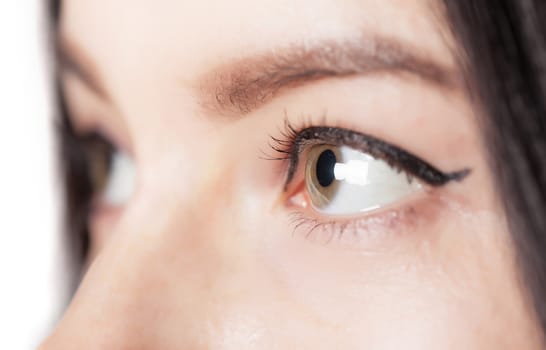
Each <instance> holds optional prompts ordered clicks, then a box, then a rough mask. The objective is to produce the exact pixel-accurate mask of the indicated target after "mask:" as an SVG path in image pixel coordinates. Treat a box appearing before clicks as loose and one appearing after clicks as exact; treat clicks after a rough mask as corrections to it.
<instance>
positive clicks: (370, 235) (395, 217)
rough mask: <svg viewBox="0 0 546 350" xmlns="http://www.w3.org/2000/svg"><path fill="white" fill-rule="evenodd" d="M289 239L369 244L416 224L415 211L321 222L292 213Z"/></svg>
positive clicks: (386, 212) (387, 211) (409, 209)
mask: <svg viewBox="0 0 546 350" xmlns="http://www.w3.org/2000/svg"><path fill="white" fill-rule="evenodd" d="M289 215H290V224H291V225H292V226H293V231H292V235H293V236H296V235H301V236H303V237H304V238H305V239H308V240H310V241H313V242H316V243H321V244H330V243H347V244H350V245H354V243H355V241H356V242H358V241H360V240H365V241H366V242H369V241H370V240H373V239H374V238H382V237H384V235H385V232H387V231H388V232H400V228H401V226H402V225H403V226H404V229H408V228H411V227H413V226H414V225H415V224H416V222H417V221H416V215H417V213H416V210H415V208H414V207H413V206H412V205H408V206H406V207H404V208H401V209H388V210H382V211H381V212H379V213H375V214H374V213H371V214H368V215H367V216H364V217H361V218H336V219H335V220H321V219H319V218H316V217H312V216H310V215H309V214H308V213H305V212H304V211H303V210H297V209H294V211H293V212H291V213H290V214H289Z"/></svg>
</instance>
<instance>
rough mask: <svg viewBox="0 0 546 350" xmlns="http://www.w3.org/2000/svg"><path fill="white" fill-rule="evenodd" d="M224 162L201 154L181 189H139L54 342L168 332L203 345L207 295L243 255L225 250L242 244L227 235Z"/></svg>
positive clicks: (116, 343)
mask: <svg viewBox="0 0 546 350" xmlns="http://www.w3.org/2000/svg"><path fill="white" fill-rule="evenodd" d="M227 163H229V160H227V159H225V158H224V159H222V157H220V156H215V157H211V158H210V160H209V161H207V162H203V163H202V164H203V167H202V168H200V169H199V170H197V169H196V170H195V171H199V172H201V173H202V176H197V177H195V179H196V180H195V181H194V182H192V183H191V191H184V192H185V193H186V195H185V196H183V197H181V196H180V192H179V191H176V190H172V187H169V185H168V184H160V185H159V186H156V187H153V186H150V187H144V188H143V189H142V191H141V192H140V193H139V194H138V196H137V198H136V199H135V203H134V205H133V206H132V207H131V208H130V209H129V210H128V213H127V214H126V215H125V216H124V218H123V221H122V222H120V224H119V229H118V232H116V233H115V238H114V239H112V242H111V243H109V244H108V246H107V247H106V248H105V249H104V251H103V252H101V254H99V256H98V258H97V260H96V261H95V262H94V263H93V264H92V266H91V267H90V269H89V271H88V273H87V274H86V277H85V279H84V281H83V283H82V285H81V287H80V289H79V291H78V293H77V295H76V297H75V299H74V301H73V303H72V305H71V306H70V308H69V311H68V312H67V313H66V315H65V318H64V319H63V321H62V322H61V323H60V327H59V328H58V331H57V332H55V333H54V337H53V339H57V340H58V342H55V343H54V344H55V346H56V347H54V348H63V347H58V345H59V344H60V345H63V346H64V344H67V342H69V343H71V344H72V346H73V345H74V344H77V345H78V348H85V346H83V345H82V346H83V347H80V342H81V341H82V340H84V339H88V340H90V341H91V343H90V344H95V345H96V344H97V341H98V342H99V343H101V342H102V343H103V344H104V345H103V346H99V348H118V349H124V348H133V347H136V348H139V349H146V348H158V346H160V344H161V342H162V341H164V340H165V339H168V338H169V337H174V338H175V339H176V342H177V343H180V342H183V344H185V346H190V347H189V348H194V349H199V348H206V346H205V345H204V343H203V339H202V338H203V336H204V334H206V333H207V332H209V331H210V329H209V327H210V324H214V323H215V320H214V319H215V317H216V316H215V312H216V311H214V310H215V307H216V306H214V305H215V303H213V302H212V301H213V300H216V301H217V300H219V299H221V298H222V297H221V295H222V294H224V292H225V291H224V290H223V289H224V287H225V286H227V285H230V283H229V282H227V280H229V279H232V278H233V276H232V274H233V271H236V270H238V268H237V267H236V266H234V265H235V264H240V263H241V261H242V260H241V259H233V258H232V257H234V256H240V251H239V249H241V245H240V244H234V243H233V242H234V241H236V240H234V239H233V238H234V237H233V236H234V235H237V234H238V232H239V228H238V227H239V225H238V217H239V216H238V214H237V212H238V209H237V205H236V203H237V200H236V198H235V196H234V193H235V192H236V191H235V189H234V188H233V186H232V184H233V183H234V182H233V181H231V180H232V176H233V172H232V171H230V169H229V166H226V164H227ZM82 329H86V330H87V334H85V335H82V334H81V330H82ZM78 332H80V333H78ZM78 334H79V335H80V336H78ZM90 337H91V338H94V339H90ZM146 344H147V345H146ZM72 348H73V347H72ZM90 348H97V347H94V346H90Z"/></svg>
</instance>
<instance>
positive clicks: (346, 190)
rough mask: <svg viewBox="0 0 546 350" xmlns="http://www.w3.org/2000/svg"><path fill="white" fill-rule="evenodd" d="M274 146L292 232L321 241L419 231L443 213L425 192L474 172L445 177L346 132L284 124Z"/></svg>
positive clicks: (381, 144) (426, 164) (372, 140)
mask: <svg viewBox="0 0 546 350" xmlns="http://www.w3.org/2000/svg"><path fill="white" fill-rule="evenodd" d="M270 146H271V147H272V148H273V150H274V151H275V152H277V153H278V156H277V157H275V158H274V159H277V160H283V161H286V164H287V168H286V175H285V176H286V180H285V182H284V192H285V194H286V196H284V198H287V199H288V202H287V207H288V208H290V211H289V213H290V217H291V224H292V225H293V226H294V232H299V231H300V230H301V229H303V230H304V236H305V237H306V238H309V237H311V236H313V237H314V239H313V240H317V239H316V238H317V236H318V237H319V238H318V240H319V241H323V242H330V241H331V240H332V239H333V238H334V237H338V238H341V237H342V236H343V234H344V233H345V232H347V231H351V232H353V233H354V234H353V235H351V237H360V236H362V235H361V234H359V233H363V234H364V236H365V237H369V236H370V235H377V234H380V233H382V232H385V231H392V230H395V231H396V232H402V231H403V230H405V229H408V228H410V227H414V225H415V224H416V223H422V222H423V221H422V220H421V219H423V218H425V217H426V218H429V219H430V218H432V217H433V215H431V213H432V212H436V213H438V210H439V208H440V207H441V206H439V205H438V202H437V201H436V199H437V198H435V196H431V195H424V196H423V195H418V194H419V193H421V192H422V191H421V190H422V189H423V187H425V188H426V187H427V186H428V187H429V189H432V188H440V187H442V186H444V185H446V184H448V183H450V182H452V181H458V182H460V181H463V180H464V179H465V178H466V177H467V176H469V174H470V173H471V170H470V169H468V168H465V169H461V170H458V171H454V172H443V171H441V170H439V169H438V168H436V167H434V166H433V165H431V164H430V163H429V162H427V161H425V160H423V159H421V158H419V157H417V156H415V155H413V154H411V153H409V152H407V151H405V150H403V149H401V148H399V147H397V146H394V145H392V144H390V143H387V142H385V141H382V140H380V139H378V138H376V137H373V136H370V135H366V134H362V133H359V132H356V131H352V130H350V129H345V128H337V127H329V126H309V127H303V128H302V129H299V130H298V129H296V128H294V127H293V126H292V125H290V123H289V122H285V130H284V131H283V132H282V138H276V137H272V142H271V143H270ZM300 163H305V166H304V167H303V166H302V165H300ZM413 180H417V181H413ZM293 182H296V183H295V184H292V183H293ZM435 192H437V191H434V193H435ZM425 193H432V192H431V191H426V192H425ZM412 198H413V199H412ZM434 203H436V204H434Z"/></svg>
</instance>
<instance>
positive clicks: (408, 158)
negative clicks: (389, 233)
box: [268, 120, 471, 243]
mask: <svg viewBox="0 0 546 350" xmlns="http://www.w3.org/2000/svg"><path fill="white" fill-rule="evenodd" d="M319 144H330V145H334V146H348V147H351V148H354V149H356V150H359V151H361V152H364V153H367V154H369V155H371V156H372V157H374V158H376V159H381V160H383V161H385V162H386V163H387V164H389V166H391V167H392V168H393V169H395V170H396V171H399V172H405V173H406V174H407V176H408V181H412V179H413V178H417V179H419V180H421V181H422V182H423V183H425V184H427V185H429V186H431V187H434V188H438V187H442V186H444V185H446V184H447V183H449V182H453V181H456V182H460V181H462V180H464V179H465V178H466V177H467V176H468V175H469V174H470V172H471V170H470V169H463V170H460V171H455V172H450V173H444V172H442V171H440V170H438V169H437V168H435V167H434V166H432V165H431V164H430V163H428V162H426V161H425V160H423V159H421V158H419V157H417V156H414V155H412V154H411V153H409V152H407V151H405V150H403V149H401V148H399V147H397V146H394V145H392V144H389V143H387V142H385V141H382V140H380V139H378V138H376V137H373V136H370V135H366V134H362V133H359V132H355V131H352V130H349V129H345V128H338V127H330V126H313V125H312V124H310V123H309V124H306V125H303V126H301V127H299V128H297V127H294V126H293V125H292V124H290V122H289V121H288V120H285V123H284V129H283V130H281V132H280V137H275V136H271V142H270V143H269V145H270V147H271V149H272V150H273V151H274V152H275V154H276V155H275V156H273V157H269V158H268V159H271V160H279V161H283V162H285V165H286V169H285V176H286V179H285V182H284V192H287V190H288V188H289V187H290V185H291V183H292V181H293V180H294V177H295V175H296V172H297V170H298V166H299V163H300V161H301V157H302V154H303V153H304V152H305V150H306V149H307V148H308V147H310V146H313V145H319ZM414 214H415V210H414V208H413V207H412V206H407V207H406V208H404V209H402V210H394V209H391V210H387V211H385V212H383V213H381V214H380V215H374V214H373V213H372V214H369V215H368V216H366V217H365V218H352V219H348V218H335V219H333V218H330V219H326V220H325V219H324V218H316V217H312V216H311V215H308V214H306V213H304V212H303V210H295V211H294V212H292V213H291V220H290V221H291V224H292V225H293V227H294V228H293V233H295V232H296V231H298V229H299V228H302V227H305V228H306V229H307V232H306V233H305V234H304V236H305V237H306V238H309V237H311V235H312V234H313V233H314V232H317V231H318V232H322V233H326V243H329V242H330V241H332V239H333V238H334V237H336V236H337V237H338V239H341V238H342V237H343V235H344V233H345V232H346V231H349V230H350V231H352V232H353V233H354V236H357V235H356V233H357V232H361V231H364V232H372V231H377V230H373V229H372V228H375V227H378V226H381V227H383V228H384V227H394V226H395V225H396V224H397V223H399V222H401V221H402V220H403V219H404V220H405V222H406V223H408V224H409V223H410V222H413V221H412V220H411V219H413V218H414Z"/></svg>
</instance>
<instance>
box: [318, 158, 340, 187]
mask: <svg viewBox="0 0 546 350" xmlns="http://www.w3.org/2000/svg"><path fill="white" fill-rule="evenodd" d="M336 163H337V159H336V155H335V153H334V152H332V151H331V150H326V151H324V152H322V153H321V154H320V156H319V158H318V160H317V167H316V172H317V174H316V175H317V180H318V183H319V184H320V185H321V186H322V187H328V186H330V185H331V184H332V182H334V180H335V175H334V167H335V165H336Z"/></svg>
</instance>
